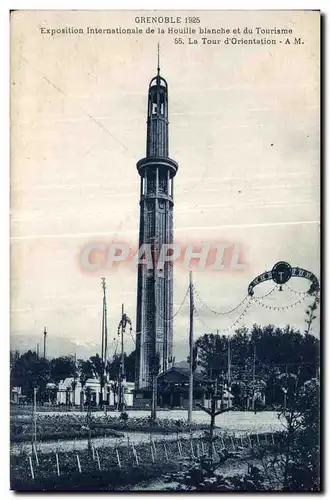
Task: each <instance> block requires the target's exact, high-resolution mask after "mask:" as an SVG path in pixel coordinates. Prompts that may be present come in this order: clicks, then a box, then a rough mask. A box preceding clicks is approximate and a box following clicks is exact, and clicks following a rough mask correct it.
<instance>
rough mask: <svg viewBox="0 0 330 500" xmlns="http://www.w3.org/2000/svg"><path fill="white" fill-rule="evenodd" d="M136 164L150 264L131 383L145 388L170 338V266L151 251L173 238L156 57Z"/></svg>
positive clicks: (142, 269)
mask: <svg viewBox="0 0 330 500" xmlns="http://www.w3.org/2000/svg"><path fill="white" fill-rule="evenodd" d="M137 170H138V172H139V175H140V179H141V183H140V233H139V247H140V248H141V247H142V245H150V246H149V248H150V249H151V255H152V260H153V266H151V267H152V269H150V265H149V266H148V265H147V264H139V266H138V279H137V326H136V331H137V334H136V354H137V360H136V361H137V362H136V389H148V388H150V385H151V366H152V363H153V360H154V359H155V355H156V354H158V355H159V361H160V363H159V364H160V371H161V372H162V371H164V370H166V369H167V368H168V363H169V359H170V358H171V357H172V344H173V324H172V319H171V318H172V315H173V267H172V263H169V262H165V263H164V265H163V266H162V267H161V268H159V269H157V256H158V255H159V252H160V250H161V248H162V245H163V244H170V243H173V181H174V176H175V174H176V172H177V170H178V164H177V163H176V162H175V161H174V160H172V159H171V158H169V150H168V86H167V82H166V80H165V79H164V78H163V77H161V76H160V69H159V57H158V67H157V75H156V76H155V77H154V78H153V79H152V80H151V82H150V84H149V92H148V114H147V148H146V157H145V158H143V159H142V160H140V161H139V162H138V163H137ZM149 262H150V261H149Z"/></svg>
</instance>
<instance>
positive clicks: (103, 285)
mask: <svg viewBox="0 0 330 500" xmlns="http://www.w3.org/2000/svg"><path fill="white" fill-rule="evenodd" d="M101 281H102V289H103V304H102V347H101V358H102V360H103V361H104V302H105V300H104V296H105V291H104V288H105V278H101Z"/></svg>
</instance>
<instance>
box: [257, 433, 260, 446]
mask: <svg viewBox="0 0 330 500" xmlns="http://www.w3.org/2000/svg"><path fill="white" fill-rule="evenodd" d="M257 443H258V446H260V440H259V434H258V433H257Z"/></svg>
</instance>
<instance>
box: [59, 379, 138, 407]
mask: <svg viewBox="0 0 330 500" xmlns="http://www.w3.org/2000/svg"><path fill="white" fill-rule="evenodd" d="M114 385H115V384H114V382H113V381H111V380H110V381H109V382H108V383H107V384H106V385H105V387H104V388H103V401H106V402H107V403H106V404H107V405H109V406H116V404H117V401H118V397H117V396H116V395H115V393H114V390H113V386H114ZM88 390H89V391H90V392H91V403H92V405H93V406H94V405H96V406H97V405H99V403H100V381H99V380H98V379H96V378H89V379H87V382H86V384H85V385H84V387H82V386H81V383H80V382H79V380H74V379H73V377H68V378H66V379H65V380H62V381H61V382H60V383H59V385H58V390H57V398H56V402H57V404H59V405H60V404H62V405H67V406H79V405H80V404H81V403H82V404H84V403H85V402H86V391H88ZM133 392H134V382H125V404H126V406H133ZM81 399H82V401H81Z"/></svg>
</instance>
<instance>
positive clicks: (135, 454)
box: [133, 448, 139, 466]
mask: <svg viewBox="0 0 330 500" xmlns="http://www.w3.org/2000/svg"><path fill="white" fill-rule="evenodd" d="M133 454H134V456H135V461H136V465H137V466H139V459H138V454H137V451H136V449H135V448H133Z"/></svg>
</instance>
